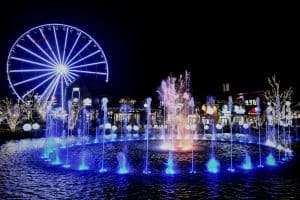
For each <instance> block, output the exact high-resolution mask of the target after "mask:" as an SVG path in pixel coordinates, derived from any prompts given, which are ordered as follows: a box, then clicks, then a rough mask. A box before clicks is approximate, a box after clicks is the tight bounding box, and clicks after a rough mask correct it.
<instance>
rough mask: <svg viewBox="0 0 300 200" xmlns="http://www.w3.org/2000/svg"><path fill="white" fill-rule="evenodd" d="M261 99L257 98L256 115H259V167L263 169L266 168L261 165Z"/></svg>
mask: <svg viewBox="0 0 300 200" xmlns="http://www.w3.org/2000/svg"><path fill="white" fill-rule="evenodd" d="M260 111H261V109H260V99H259V97H257V98H256V115H257V127H258V150H259V165H258V166H257V167H259V168H262V167H264V166H263V165H262V163H261V135H260V129H261V127H260Z"/></svg>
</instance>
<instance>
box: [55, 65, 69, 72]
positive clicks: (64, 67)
mask: <svg viewBox="0 0 300 200" xmlns="http://www.w3.org/2000/svg"><path fill="white" fill-rule="evenodd" d="M55 69H56V73H57V74H59V75H67V74H68V73H69V67H68V66H67V65H65V64H59V65H56V66H55Z"/></svg>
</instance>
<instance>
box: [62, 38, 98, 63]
mask: <svg viewBox="0 0 300 200" xmlns="http://www.w3.org/2000/svg"><path fill="white" fill-rule="evenodd" d="M91 43H92V40H89V41H88V43H86V44H85V45H84V46H83V47H82V48H81V49H80V50H79V51H78V52H77V53H76V54H75V55H74V56H73V57H72V58H71V59H70V60H66V65H70V63H71V62H72V61H73V60H74V59H75V58H76V57H77V56H78V55H79V54H80V53H81V52H82V51H83V50H85V49H86V48H87V47H88V46H89V45H90V44H91Z"/></svg>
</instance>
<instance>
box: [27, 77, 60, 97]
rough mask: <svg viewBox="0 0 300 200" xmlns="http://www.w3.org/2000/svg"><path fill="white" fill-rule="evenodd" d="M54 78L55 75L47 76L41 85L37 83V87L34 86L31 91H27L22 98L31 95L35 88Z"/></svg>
mask: <svg viewBox="0 0 300 200" xmlns="http://www.w3.org/2000/svg"><path fill="white" fill-rule="evenodd" d="M54 76H55V74H53V75H52V76H49V77H48V78H47V79H45V80H44V81H42V82H41V83H39V84H38V85H37V86H35V87H34V88H32V89H31V90H29V91H28V92H26V93H25V94H24V95H23V96H22V98H24V97H26V96H27V95H28V94H30V93H32V92H33V91H34V90H36V89H37V88H39V87H41V86H42V85H43V84H44V83H46V82H47V81H49V80H50V79H51V78H53V77H54Z"/></svg>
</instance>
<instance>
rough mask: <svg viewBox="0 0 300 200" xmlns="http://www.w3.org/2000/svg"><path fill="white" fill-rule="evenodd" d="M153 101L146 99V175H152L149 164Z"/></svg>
mask: <svg viewBox="0 0 300 200" xmlns="http://www.w3.org/2000/svg"><path fill="white" fill-rule="evenodd" d="M151 101H152V99H151V98H150V97H148V98H147V99H146V103H145V108H146V115H147V124H146V131H145V134H146V156H145V168H144V170H143V173H144V174H149V173H151V172H150V170H149V169H148V163H149V155H148V154H149V128H150V126H151Z"/></svg>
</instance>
